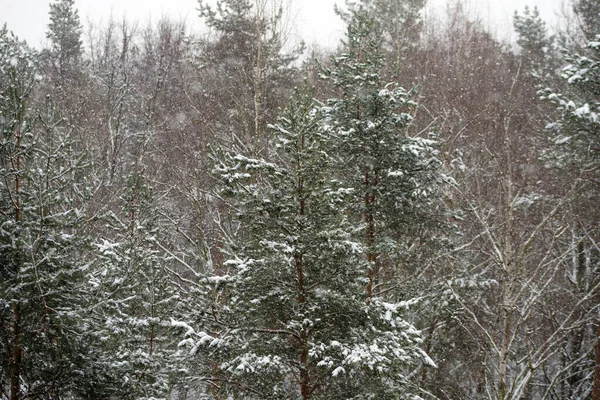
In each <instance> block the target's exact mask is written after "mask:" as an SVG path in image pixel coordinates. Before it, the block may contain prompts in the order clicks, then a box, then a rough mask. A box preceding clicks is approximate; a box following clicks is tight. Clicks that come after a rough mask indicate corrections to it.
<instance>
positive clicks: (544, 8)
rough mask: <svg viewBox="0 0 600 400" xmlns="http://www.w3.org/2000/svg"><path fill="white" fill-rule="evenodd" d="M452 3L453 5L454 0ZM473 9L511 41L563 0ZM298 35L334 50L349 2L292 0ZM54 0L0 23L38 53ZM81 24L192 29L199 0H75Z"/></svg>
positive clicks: (0, 12) (552, 14) (2, 10)
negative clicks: (127, 22)
mask: <svg viewBox="0 0 600 400" xmlns="http://www.w3.org/2000/svg"><path fill="white" fill-rule="evenodd" d="M446 1H447V0H429V5H428V13H435V14H441V13H443V11H444V9H445V7H446V6H445V4H446ZM450 1H452V0H450ZM468 1H469V3H470V6H469V10H470V11H472V12H474V13H477V14H478V15H479V16H480V18H481V19H482V21H484V23H485V24H486V25H487V26H488V27H489V29H490V30H491V31H492V32H494V33H497V34H498V35H499V36H500V37H501V38H503V39H506V38H508V37H510V35H511V34H512V15H513V13H514V10H516V9H518V10H519V11H522V10H523V8H524V7H525V5H529V6H530V7H533V6H537V7H538V8H539V10H540V14H541V16H542V18H544V19H545V20H546V21H547V22H548V24H549V25H554V24H555V22H556V20H557V18H556V14H557V12H558V11H559V8H560V5H561V4H562V2H563V1H562V0H468ZM292 2H293V4H294V7H295V10H294V15H295V20H296V24H297V30H298V32H299V34H300V35H301V36H302V37H303V38H304V39H305V41H306V42H307V43H308V44H310V43H313V42H318V43H320V44H322V45H325V46H328V47H334V46H335V44H336V43H337V41H338V39H339V38H340V37H341V36H342V34H343V25H342V23H341V22H340V21H339V18H337V16H336V15H335V14H334V12H333V5H334V4H335V3H337V4H343V3H344V0H292ZM48 3H49V0H0V24H4V23H5V22H6V23H7V24H8V28H9V29H10V30H12V31H13V32H14V33H15V34H16V35H17V36H18V37H19V38H21V39H25V40H27V42H28V43H29V44H30V45H32V46H34V47H37V48H39V47H40V45H41V44H42V42H43V41H44V40H45V32H46V29H47V25H48V10H49V6H48ZM75 5H76V7H77V8H78V10H79V15H80V18H81V20H82V22H83V23H84V25H85V24H87V21H88V20H91V21H92V22H94V23H98V22H100V21H106V20H107V19H108V18H109V16H110V15H111V13H112V15H113V16H114V17H115V18H117V19H121V18H122V16H123V15H126V16H127V17H128V19H132V20H138V21H140V22H142V23H143V22H145V21H148V20H149V19H151V20H156V19H158V18H160V17H161V16H162V15H170V16H172V17H174V19H176V20H179V19H185V20H186V22H187V24H188V26H189V27H190V28H192V29H198V27H199V26H200V22H199V17H198V12H197V10H196V8H197V1H196V0H75Z"/></svg>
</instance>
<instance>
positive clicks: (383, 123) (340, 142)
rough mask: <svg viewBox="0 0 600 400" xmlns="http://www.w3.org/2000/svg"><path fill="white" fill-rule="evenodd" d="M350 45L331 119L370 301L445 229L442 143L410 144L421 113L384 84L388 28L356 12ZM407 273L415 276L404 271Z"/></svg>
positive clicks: (339, 69)
mask: <svg viewBox="0 0 600 400" xmlns="http://www.w3.org/2000/svg"><path fill="white" fill-rule="evenodd" d="M350 13H351V14H350V15H351V19H350V20H349V25H348V34H347V41H346V42H345V43H344V48H343V50H342V51H343V53H342V54H341V55H340V56H339V57H336V58H334V59H333V68H332V69H330V70H326V71H325V73H324V74H323V76H324V77H325V78H326V79H330V80H331V81H332V83H333V84H334V86H335V87H337V88H338V89H339V90H340V92H341V93H342V96H341V97H340V98H337V99H330V100H328V103H327V106H328V107H327V108H326V109H325V111H324V114H325V115H324V118H325V120H326V121H327V125H328V127H329V129H330V130H331V136H332V140H331V141H330V144H331V146H332V149H331V151H334V149H335V151H336V152H337V153H338V154H339V157H338V161H337V163H336V169H337V171H338V174H339V177H340V179H341V180H342V181H343V182H344V185H345V186H347V187H349V188H352V201H350V202H349V203H348V210H347V212H348V215H349V216H351V218H352V220H353V221H354V222H355V223H358V222H361V224H360V225H359V226H360V229H358V230H357V231H356V236H355V239H356V240H358V241H360V242H361V243H362V244H363V245H364V246H365V248H366V254H367V262H368V263H369V273H368V279H369V283H368V285H367V287H366V296H367V298H372V297H374V296H377V293H378V292H381V291H383V290H384V288H385V286H386V284H388V283H391V282H386V279H389V278H390V277H391V276H394V275H396V276H397V274H398V272H400V270H402V269H403V267H405V265H404V266H403V264H404V261H405V259H404V257H405V256H407V255H408V254H409V251H408V249H409V248H411V247H414V244H415V243H418V244H419V246H422V245H425V244H426V242H428V241H429V239H431V238H432V237H433V236H435V231H436V230H437V229H439V227H440V226H441V224H440V221H441V217H442V213H443V208H442V207H441V203H440V201H439V199H440V189H441V186H442V182H443V176H442V174H441V173H440V171H439V167H440V162H439V160H437V158H436V157H435V154H436V150H435V149H434V145H435V142H434V141H433V140H431V138H429V139H424V138H419V137H416V138H413V137H408V136H407V129H406V128H407V127H408V126H409V125H410V124H411V122H412V117H411V115H410V114H409V113H408V112H409V111H410V110H411V109H414V108H415V107H416V104H415V103H414V102H413V101H411V100H410V93H409V92H407V91H406V90H404V89H403V88H402V87H399V86H397V85H395V84H393V83H389V84H384V83H383V82H382V81H381V76H380V70H381V69H382V67H383V62H384V61H383V55H382V51H381V48H380V45H381V43H382V40H381V28H380V26H379V25H378V23H377V21H376V20H375V18H374V17H375V15H374V14H373V13H372V11H371V10H370V9H369V8H367V7H363V6H362V5H359V6H357V7H354V8H351V9H350ZM405 271H408V270H405Z"/></svg>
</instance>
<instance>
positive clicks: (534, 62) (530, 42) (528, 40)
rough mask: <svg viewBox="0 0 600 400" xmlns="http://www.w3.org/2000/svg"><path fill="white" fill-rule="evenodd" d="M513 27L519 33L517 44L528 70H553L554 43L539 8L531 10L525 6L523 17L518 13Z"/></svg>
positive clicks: (515, 15)
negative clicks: (552, 54)
mask: <svg viewBox="0 0 600 400" xmlns="http://www.w3.org/2000/svg"><path fill="white" fill-rule="evenodd" d="M513 26H514V28H515V31H516V32H517V35H518V38H517V44H518V45H519V46H520V47H521V55H522V56H523V59H524V60H525V63H526V64H525V66H526V67H527V68H528V69H534V70H537V69H540V68H544V69H545V70H546V71H548V70H550V69H551V68H552V64H551V61H552V60H551V58H550V56H551V50H552V44H553V41H554V38H553V37H549V36H548V32H547V29H546V23H545V22H544V21H543V20H542V19H541V18H540V12H539V10H538V8H537V7H534V9H533V10H530V9H529V7H528V6H525V9H524V11H523V15H520V14H519V13H518V12H517V11H515V14H514V16H513Z"/></svg>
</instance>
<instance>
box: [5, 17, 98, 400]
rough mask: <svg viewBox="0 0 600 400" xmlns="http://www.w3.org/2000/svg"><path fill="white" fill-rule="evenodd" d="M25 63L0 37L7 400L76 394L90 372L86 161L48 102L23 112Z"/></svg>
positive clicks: (29, 79) (30, 80)
mask: <svg viewBox="0 0 600 400" xmlns="http://www.w3.org/2000/svg"><path fill="white" fill-rule="evenodd" d="M34 58H35V57H34V53H33V52H32V51H31V50H29V49H28V48H27V46H26V45H25V44H23V43H21V42H19V41H18V40H17V39H16V38H14V37H13V36H11V34H9V33H8V31H7V29H6V28H3V29H2V30H0V82H1V85H0V133H1V135H2V136H1V141H0V181H1V183H0V199H1V200H0V325H1V327H2V329H1V332H2V333H1V336H2V340H1V341H0V360H1V361H0V363H1V364H0V365H1V367H2V369H1V371H2V372H1V373H0V380H1V383H0V386H1V387H2V390H3V393H7V396H8V393H9V394H10V399H11V400H18V399H22V398H27V397H34V398H58V397H62V396H66V395H69V394H72V393H76V392H77V391H78V390H79V388H80V387H81V386H82V385H84V384H85V383H84V382H87V381H89V380H93V374H94V370H93V368H92V364H93V361H94V360H93V357H90V351H89V346H90V343H93V342H92V341H91V340H89V339H90V336H89V328H90V324H89V319H88V318H87V317H86V312H85V305H86V303H88V299H87V290H86V270H87V268H88V265H89V264H88V260H87V259H86V256H85V254H86V253H85V249H86V248H87V246H88V243H89V239H88V237H87V236H86V235H85V234H83V226H84V221H85V212H84V211H85V206H86V199H87V185H86V184H85V180H84V179H83V176H84V175H83V171H84V169H85V157H84V156H82V155H81V154H75V152H74V151H73V147H72V140H71V138H70V130H69V129H68V128H67V127H65V126H63V125H62V124H61V119H60V118H58V117H57V116H56V115H55V112H54V110H53V107H52V103H51V101H50V100H48V105H47V110H46V113H44V114H42V113H38V112H36V111H34V110H32V99H31V97H32V92H33V88H34V85H35V82H36V78H37V74H36V66H35V63H34Z"/></svg>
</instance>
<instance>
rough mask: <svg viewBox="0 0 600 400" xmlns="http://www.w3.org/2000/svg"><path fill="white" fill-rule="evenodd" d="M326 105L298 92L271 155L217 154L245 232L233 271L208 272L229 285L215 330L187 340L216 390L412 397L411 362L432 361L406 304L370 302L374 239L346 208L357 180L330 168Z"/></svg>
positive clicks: (231, 249)
mask: <svg viewBox="0 0 600 400" xmlns="http://www.w3.org/2000/svg"><path fill="white" fill-rule="evenodd" d="M323 110H324V109H323V108H322V107H320V106H316V105H315V104H314V103H312V101H311V98H310V94H299V95H298V96H297V97H296V98H295V99H294V100H292V102H291V104H290V106H289V107H288V108H287V109H286V110H285V111H284V112H283V113H282V114H281V116H280V118H279V123H278V124H277V125H276V126H275V127H274V129H275V137H276V139H275V141H276V146H277V148H278V149H279V151H278V153H277V156H276V157H275V159H274V160H273V161H272V162H267V161H265V160H261V159H253V158H247V157H245V156H242V155H239V154H237V155H235V154H225V155H222V156H221V157H219V158H217V160H216V166H215V172H216V173H217V175H218V176H219V177H220V179H221V181H222V183H223V193H224V194H226V195H228V196H229V197H230V199H231V203H230V204H231V206H232V207H233V208H232V210H234V211H235V212H236V214H237V217H238V218H239V224H240V228H241V229H240V234H239V236H237V237H232V238H231V241H230V243H229V246H227V249H226V251H227V254H228V255H229V260H228V261H227V262H226V263H225V265H226V266H227V268H228V271H227V274H224V275H221V276H214V277H210V278H208V280H209V282H212V283H213V285H214V288H215V290H217V292H218V293H220V295H219V296H217V298H218V299H219V300H218V301H216V302H215V304H214V305H213V309H217V310H218V312H216V313H215V314H214V319H213V320H212V325H210V326H211V328H210V330H209V329H207V330H209V332H205V331H202V332H197V333H196V332H193V330H189V331H188V335H190V336H191V337H190V338H189V339H188V341H189V342H190V344H193V345H194V348H193V351H194V352H196V351H197V352H199V353H201V357H202V358H203V359H205V360H207V362H210V363H211V365H210V368H209V371H207V374H208V375H209V376H206V377H205V378H206V379H207V380H209V381H210V382H211V383H212V384H213V385H214V386H213V387H214V390H213V395H214V396H216V397H217V398H218V397H219V396H234V397H235V398H261V399H266V398H273V399H276V398H289V399H292V398H302V399H331V398H354V399H359V398H361V399H362V398H365V399H366V398H373V399H374V398H377V399H388V398H389V399H395V398H403V397H404V396H406V395H407V393H408V389H407V385H408V383H407V377H406V375H404V369H403V368H405V367H406V366H408V365H412V366H414V365H419V364H420V363H421V362H428V363H430V364H433V363H432V362H431V360H430V359H429V358H428V357H427V356H426V355H425V354H424V353H423V352H422V351H421V350H420V349H419V344H420V343H421V339H420V337H419V332H418V331H417V330H416V329H415V328H414V327H413V326H412V325H411V324H410V323H408V322H407V321H406V320H405V319H404V318H403V317H402V314H403V313H404V310H405V309H406V308H408V306H409V302H401V303H385V302H383V301H381V300H380V299H373V300H372V301H370V302H368V303H367V302H365V293H364V287H365V282H366V280H365V277H366V271H367V263H366V260H365V257H364V253H365V247H364V246H363V245H361V244H360V243H358V242H356V241H355V240H354V239H353V238H352V236H353V232H354V231H355V230H356V225H355V224H354V221H352V220H350V219H349V218H348V217H347V216H346V214H345V213H344V210H345V209H346V208H345V206H344V204H345V203H347V202H348V201H349V198H350V197H351V192H352V189H351V188H348V187H345V186H344V185H343V184H342V182H341V181H340V180H338V179H335V177H334V176H333V175H332V169H331V167H332V156H331V155H330V153H329V152H328V147H327V144H326V143H327V142H328V141H329V140H331V136H330V131H329V130H328V128H327V124H326V123H325V120H324V119H323ZM205 326H208V325H205ZM194 336H195V337H194Z"/></svg>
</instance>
